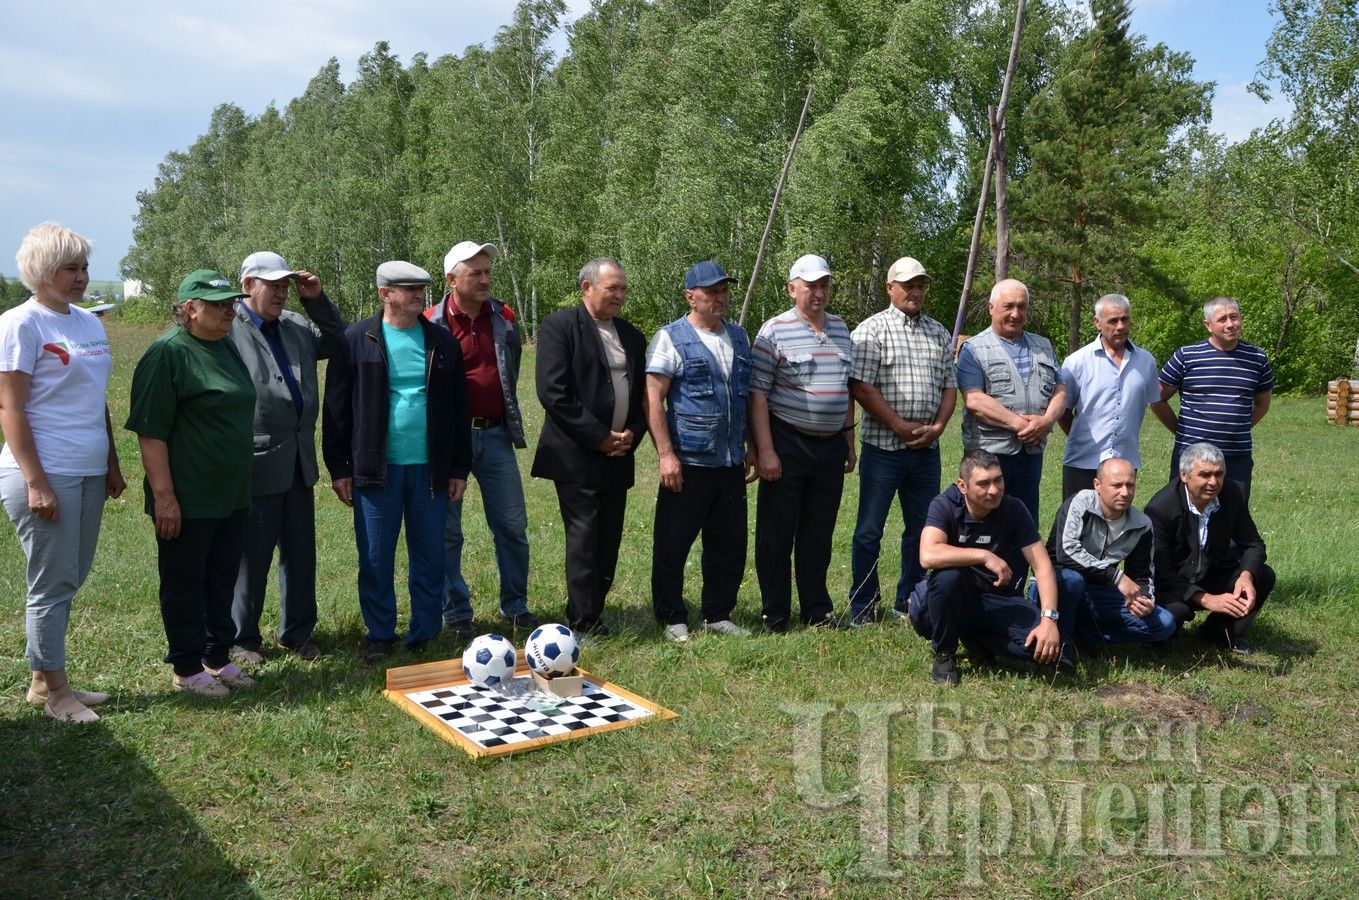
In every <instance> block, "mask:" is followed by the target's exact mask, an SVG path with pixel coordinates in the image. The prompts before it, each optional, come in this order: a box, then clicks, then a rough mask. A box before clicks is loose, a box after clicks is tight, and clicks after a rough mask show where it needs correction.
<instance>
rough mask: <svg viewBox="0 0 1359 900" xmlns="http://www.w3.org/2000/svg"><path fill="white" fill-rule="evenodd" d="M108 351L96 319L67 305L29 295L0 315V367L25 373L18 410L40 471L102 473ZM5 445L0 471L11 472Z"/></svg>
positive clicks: (109, 366)
mask: <svg viewBox="0 0 1359 900" xmlns="http://www.w3.org/2000/svg"><path fill="white" fill-rule="evenodd" d="M112 369H113V356H112V355H111V353H110V351H109V339H108V336H107V335H106V334H104V324H103V323H102V322H100V321H99V317H98V316H96V315H94V314H93V313H91V312H88V311H86V310H83V309H81V308H80V307H78V306H72V307H71V311H70V312H69V313H66V314H62V313H59V312H54V311H52V310H50V309H48V308H47V307H45V306H43V305H42V304H41V303H39V302H38V301H37V300H36V299H33V298H29V299H28V300H27V301H26V302H24V303H22V304H20V305H19V306H16V307H15V308H14V309H11V310H9V311H8V312H6V313H4V314H3V315H0V372H24V373H26V374H28V375H30V376H31V377H32V379H33V380H32V382H31V383H30V384H29V388H28V401H27V403H25V404H24V414H25V415H26V416H27V417H28V427H29V428H30V429H31V430H32V432H33V442H34V444H36V445H37V448H38V461H39V462H40V463H42V467H43V471H45V472H48V473H50V474H53V475H80V476H84V475H103V474H104V473H105V472H107V471H108V456H109V443H108V431H107V430H106V428H105V425H104V403H105V399H104V397H105V393H106V391H107V389H108V383H109V372H110V371H111V370H112ZM17 468H19V464H18V462H16V461H15V459H14V454H13V453H12V452H11V451H10V448H9V443H8V442H6V443H5V446H4V448H3V449H0V469H17Z"/></svg>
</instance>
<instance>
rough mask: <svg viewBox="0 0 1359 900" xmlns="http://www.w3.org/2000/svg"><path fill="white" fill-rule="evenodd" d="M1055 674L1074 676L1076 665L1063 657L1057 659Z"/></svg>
mask: <svg viewBox="0 0 1359 900" xmlns="http://www.w3.org/2000/svg"><path fill="white" fill-rule="evenodd" d="M1057 674H1058V675H1067V676H1070V675H1075V674H1076V664H1075V663H1074V662H1072V661H1071V659H1070V658H1068V657H1065V656H1059V657H1057Z"/></svg>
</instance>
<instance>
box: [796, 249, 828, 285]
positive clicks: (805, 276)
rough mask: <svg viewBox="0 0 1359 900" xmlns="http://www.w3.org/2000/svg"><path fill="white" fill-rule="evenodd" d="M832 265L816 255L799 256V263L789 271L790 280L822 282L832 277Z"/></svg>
mask: <svg viewBox="0 0 1359 900" xmlns="http://www.w3.org/2000/svg"><path fill="white" fill-rule="evenodd" d="M830 273H831V270H830V264H829V263H827V262H826V261H825V260H824V259H822V258H821V257H819V256H817V255H816V254H814V253H808V254H807V255H806V256H799V257H798V258H797V262H795V263H793V265H792V267H791V268H790V269H789V270H788V280H789V281H797V280H798V279H799V278H801V279H802V280H803V281H820V280H821V279H823V278H825V277H826V276H828V275H830Z"/></svg>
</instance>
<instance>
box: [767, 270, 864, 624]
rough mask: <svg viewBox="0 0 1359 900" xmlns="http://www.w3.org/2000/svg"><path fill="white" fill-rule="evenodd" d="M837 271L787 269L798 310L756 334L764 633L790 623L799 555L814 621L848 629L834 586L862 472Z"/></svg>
mask: <svg viewBox="0 0 1359 900" xmlns="http://www.w3.org/2000/svg"><path fill="white" fill-rule="evenodd" d="M830 292H831V271H830V266H829V265H827V263H826V261H825V260H824V259H822V258H821V257H819V256H814V255H812V254H808V255H806V256H802V257H799V258H798V260H797V262H795V263H793V266H792V268H791V269H789V270H788V295H789V296H790V297H792V298H793V308H792V309H790V310H788V311H787V312H785V313H782V314H780V315H777V316H775V317H774V318H772V319H770V320H769V321H768V322H765V323H764V325H763V326H761V328H760V333H759V334H758V335H756V337H755V345H754V348H753V350H754V354H753V355H754V367H753V370H752V372H751V376H750V403H749V409H748V415H749V420H750V429H751V434H752V435H753V437H754V441H755V449H756V453H757V455H758V457H759V461H758V463H757V468H758V471H759V476H760V489H759V494H758V499H757V502H756V507H755V573H756V575H757V576H758V577H759V581H760V595H761V597H762V601H761V602H762V604H763V618H764V629H765V631H769V632H783V631H786V630H787V629H788V618H789V615H790V614H791V611H792V602H793V588H792V578H791V575H790V573H789V557H790V555H793V554H795V560H796V566H795V568H796V569H797V593H798V603H799V605H800V606H801V611H802V621H803V622H804V623H805V624H808V625H813V626H820V627H827V628H841V627H843V624H842V623H841V622H840V620H838V619H837V618H835V615H834V604H833V603H832V602H831V598H830V592H829V591H828V590H827V589H826V570H827V569H828V568H830V557H831V542H832V539H833V538H834V534H835V517H836V515H837V513H838V512H839V510H840V494H841V492H842V491H843V489H844V484H845V473H846V472H852V471H853V470H854V462H855V454H854V432H853V428H854V404H853V402H852V401H851V400H850V395H849V370H850V363H851V361H852V359H853V345H852V344H851V343H850V338H849V328H848V327H846V325H845V322H844V320H843V319H841V318H840V317H839V316H834V315H831V314H830V313H828V312H826V305H827V304H828V303H829V302H830Z"/></svg>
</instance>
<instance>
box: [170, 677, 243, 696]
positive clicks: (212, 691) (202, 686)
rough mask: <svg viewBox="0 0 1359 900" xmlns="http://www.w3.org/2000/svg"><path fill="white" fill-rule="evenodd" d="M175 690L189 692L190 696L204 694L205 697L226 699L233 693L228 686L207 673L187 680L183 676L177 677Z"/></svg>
mask: <svg viewBox="0 0 1359 900" xmlns="http://www.w3.org/2000/svg"><path fill="white" fill-rule="evenodd" d="M175 690H177V691H188V692H189V693H190V694H202V695H203V696H204V697H225V696H226V695H227V694H229V693H231V691H229V690H228V689H227V686H226V685H224V684H222V682H220V681H218V680H217V679H216V678H213V677H212V676H211V675H209V674H208V673H207V672H199V673H197V674H195V675H190V676H188V677H187V678H186V677H184V676H182V675H176V676H175Z"/></svg>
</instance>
